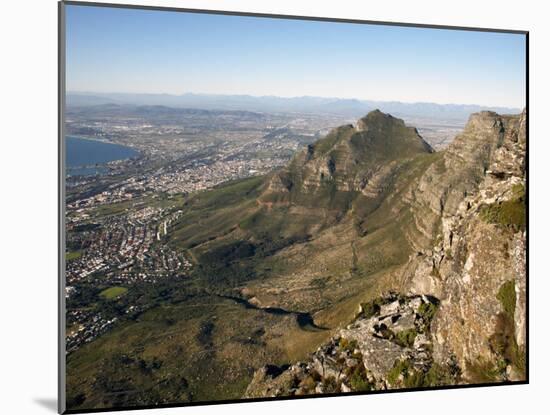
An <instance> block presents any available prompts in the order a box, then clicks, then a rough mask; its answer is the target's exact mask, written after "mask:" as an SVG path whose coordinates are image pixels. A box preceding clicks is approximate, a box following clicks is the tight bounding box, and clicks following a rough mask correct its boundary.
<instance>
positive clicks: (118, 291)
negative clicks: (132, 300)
mask: <svg viewBox="0 0 550 415" xmlns="http://www.w3.org/2000/svg"><path fill="white" fill-rule="evenodd" d="M127 291H128V288H126V287H110V288H107V289H105V290H103V291H101V292H100V293H99V296H100V297H102V298H104V299H106V300H114V299H115V298H118V297H120V296H121V295H124V294H126V292H127Z"/></svg>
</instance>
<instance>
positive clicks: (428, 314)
mask: <svg viewBox="0 0 550 415" xmlns="http://www.w3.org/2000/svg"><path fill="white" fill-rule="evenodd" d="M436 311H437V306H436V305H435V304H433V303H430V302H427V303H422V304H420V307H418V314H419V315H420V317H422V319H423V320H424V321H425V322H426V323H429V322H430V321H432V319H433V318H434V316H435V312H436Z"/></svg>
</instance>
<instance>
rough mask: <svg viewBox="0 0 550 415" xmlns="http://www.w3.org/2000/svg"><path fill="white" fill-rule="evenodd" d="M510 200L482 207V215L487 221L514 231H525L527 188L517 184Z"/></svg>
mask: <svg viewBox="0 0 550 415" xmlns="http://www.w3.org/2000/svg"><path fill="white" fill-rule="evenodd" d="M512 193H513V196H512V198H511V199H510V200H507V201H504V202H496V203H492V204H490V205H484V206H482V207H481V210H480V215H481V218H483V219H484V220H485V221H487V222H489V223H494V224H497V225H500V226H503V227H506V228H508V229H512V230H513V231H516V232H517V231H524V230H525V226H526V210H525V188H524V186H523V185H515V186H514V187H513V189H512Z"/></svg>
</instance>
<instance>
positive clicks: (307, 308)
mask: <svg viewBox="0 0 550 415" xmlns="http://www.w3.org/2000/svg"><path fill="white" fill-rule="evenodd" d="M438 157H439V155H438V154H435V153H433V150H432V149H431V148H430V146H429V145H428V144H427V143H426V142H425V141H424V140H423V139H422V138H421V137H420V136H419V135H418V132H417V131H416V129H415V128H412V127H408V126H406V125H405V123H404V122H403V121H402V120H399V119H396V118H394V117H392V116H391V115H387V114H383V113H381V112H380V111H373V112H371V113H369V114H368V115H367V116H366V117H364V118H362V119H360V120H359V121H358V122H357V125H356V126H351V125H348V126H343V127H339V128H336V129H334V130H333V131H332V132H331V133H330V134H329V135H328V136H327V137H325V138H324V139H322V140H319V141H318V142H317V143H315V144H314V145H312V146H309V147H307V148H306V149H304V150H303V151H301V152H300V153H298V154H297V155H296V156H295V157H294V159H293V160H292V161H291V163H290V164H289V166H288V167H287V168H285V169H283V170H281V171H278V172H275V173H273V174H272V175H270V176H269V177H267V178H266V179H265V180H263V181H261V182H258V181H254V182H252V181H248V182H242V183H240V184H235V185H233V187H234V188H235V189H234V190H232V191H231V193H232V194H231V195H229V194H226V193H225V190H224V189H230V188H231V186H229V187H228V186H225V187H222V188H220V189H218V190H215V191H213V192H209V193H207V194H202V195H201V194H199V195H197V197H195V198H194V199H192V200H191V201H189V202H188V204H187V206H186V210H187V211H186V212H184V214H183V215H182V219H181V220H180V222H179V223H178V224H177V225H176V227H175V228H174V230H173V231H172V232H171V239H172V243H173V244H174V246H175V247H176V248H178V249H185V250H188V251H189V252H190V256H191V257H192V258H195V259H196V263H197V265H198V267H197V270H198V271H197V273H200V274H202V276H203V278H202V279H207V280H209V281H210V282H215V283H216V285H217V287H218V288H220V287H221V288H222V289H223V288H224V287H225V288H235V289H238V292H237V295H241V296H243V297H246V298H254V301H255V302H257V303H258V304H260V305H262V306H273V307H282V308H285V309H290V310H297V311H302V312H310V313H317V312H321V314H322V313H323V312H325V313H329V314H330V312H329V311H327V310H328V309H330V307H331V306H334V305H337V304H340V303H341V302H343V301H346V300H350V302H349V305H348V306H347V307H348V308H349V311H348V315H349V316H351V314H349V313H351V312H352V309H353V308H354V307H355V305H356V304H357V300H354V301H351V297H352V296H356V295H357V294H359V293H361V294H362V293H364V291H365V287H366V286H367V285H369V286H372V285H373V284H377V283H378V282H377V279H376V278H368V277H369V276H372V275H374V274H376V273H377V272H380V271H382V270H385V269H387V268H389V267H395V266H399V265H402V264H404V263H405V262H406V261H407V259H408V256H409V254H410V253H411V252H412V251H413V248H412V246H411V244H410V243H409V241H408V240H407V238H406V236H405V234H403V232H402V230H401V229H402V228H409V229H411V232H412V233H414V232H416V231H415V230H414V229H415V226H414V222H413V216H412V215H411V212H410V208H409V206H408V204H409V203H408V201H407V200H406V199H404V198H403V197H401V195H402V194H403V193H404V192H405V191H406V189H407V188H408V187H409V186H410V183H411V182H414V181H415V180H418V178H419V177H420V176H421V175H422V173H423V172H424V170H425V169H426V168H427V167H428V166H429V165H430V164H431V163H433V162H434V161H435V160H437V159H438ZM246 183H250V185H247V184H246ZM237 189H239V190H237ZM240 189H242V190H243V192H242V193H241V190H240ZM235 190H236V191H237V193H235ZM205 202H208V203H207V205H206V206H205ZM198 211H200V212H201V213H200V214H199V213H197V212H198ZM344 282H345V283H344ZM232 295H235V292H234V291H233V292H232ZM334 310H336V308H335V309H334ZM318 318H321V319H323V315H319V316H318ZM326 318H327V319H328V320H326V321H322V323H323V324H325V325H328V326H334V325H335V324H338V323H340V322H341V321H340V318H338V319H337V320H338V321H336V320H334V319H332V318H329V316H326ZM329 320H330V321H329Z"/></svg>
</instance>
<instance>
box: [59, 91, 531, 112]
mask: <svg viewBox="0 0 550 415" xmlns="http://www.w3.org/2000/svg"><path fill="white" fill-rule="evenodd" d="M66 93H67V94H69V95H71V94H74V95H90V96H93V95H98V96H102V95H103V96H108V95H152V96H155V95H165V96H171V97H183V96H189V95H196V96H227V97H230V96H243V97H250V98H274V99H277V98H282V99H306V98H311V99H317V98H319V99H333V100H342V101H344V100H349V101H361V102H369V101H370V102H388V103H389V102H395V103H400V104H410V105H415V104H436V105H441V106H445V105H457V106H479V107H501V108H514V109H521V108H522V107H521V106H513V105H484V104H478V103H474V102H435V101H405V100H403V99H392V100H387V99H372V98H369V97H338V96H319V95H288V96H287V95H276V94H265V95H255V94H237V93H236V94H222V93H213V92H194V91H187V92H181V93H178V92H173V93H172V92H144V91H136V92H123V91H85V90H67V91H66Z"/></svg>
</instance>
